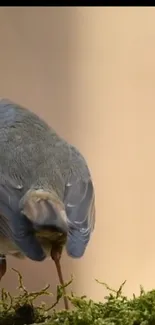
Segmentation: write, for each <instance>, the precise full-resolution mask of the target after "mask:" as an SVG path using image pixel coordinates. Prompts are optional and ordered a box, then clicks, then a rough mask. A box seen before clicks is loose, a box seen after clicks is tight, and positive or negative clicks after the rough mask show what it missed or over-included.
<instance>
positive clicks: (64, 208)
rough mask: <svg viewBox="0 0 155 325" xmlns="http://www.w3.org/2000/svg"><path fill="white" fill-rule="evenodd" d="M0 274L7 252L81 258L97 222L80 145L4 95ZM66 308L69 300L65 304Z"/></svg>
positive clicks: (0, 114)
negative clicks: (66, 138)
mask: <svg viewBox="0 0 155 325" xmlns="http://www.w3.org/2000/svg"><path fill="white" fill-rule="evenodd" d="M0 148H1V153H0V279H1V278H2V277H3V276H4V274H5V272H6V269H7V265H6V257H7V256H9V255H11V256H14V257H16V258H19V259H20V258H21V259H22V258H29V259H30V260H33V261H36V262H41V261H44V260H45V258H46V257H48V256H51V258H52V259H53V260H54V261H55V264H56V267H57V271H58V275H59V279H60V282H61V283H62V284H63V279H62V274H61V267H60V258H61V255H62V252H63V249H64V247H65V248H66V251H67V254H68V256H70V257H72V258H81V257H82V256H83V255H84V253H85V250H86V248H87V245H88V243H89V241H90V238H91V235H92V233H93V230H94V228H95V215H96V210H95V190H94V184H93V180H92V176H91V173H90V170H89V168H88V164H87V162H86V159H85V158H84V156H83V155H82V154H81V153H80V151H79V150H78V149H77V148H76V147H75V146H74V145H72V144H70V143H68V142H67V141H66V140H65V139H64V138H62V137H61V136H60V135H59V134H58V133H57V132H56V131H55V130H54V129H53V128H52V127H51V126H50V125H49V124H48V123H47V122H45V121H44V120H43V119H42V118H41V117H39V116H38V115H37V114H35V113H34V112H32V111H31V110H29V109H28V108H26V107H24V106H22V105H20V104H18V103H15V102H13V101H11V100H10V99H7V98H0ZM66 308H67V305H66Z"/></svg>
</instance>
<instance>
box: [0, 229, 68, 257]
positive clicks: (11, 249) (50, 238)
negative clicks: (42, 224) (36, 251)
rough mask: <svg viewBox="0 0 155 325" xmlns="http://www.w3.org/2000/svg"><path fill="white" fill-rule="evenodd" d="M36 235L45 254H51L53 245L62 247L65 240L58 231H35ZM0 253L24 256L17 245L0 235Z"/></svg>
mask: <svg viewBox="0 0 155 325" xmlns="http://www.w3.org/2000/svg"><path fill="white" fill-rule="evenodd" d="M36 237H37V238H38V241H39V242H40V244H41V246H42V248H43V249H44V251H45V253H46V255H47V256H50V255H51V249H52V247H53V245H54V246H57V247H58V249H59V248H61V247H62V248H63V246H64V245H65V242H66V236H64V234H62V233H59V232H56V231H54V232H51V231H47V230H46V231H41V232H38V233H36ZM0 254H4V255H10V256H14V257H17V258H24V254H23V253H22V252H21V251H20V250H19V248H18V247H17V245H16V244H15V243H14V242H13V241H12V240H10V239H8V238H7V237H4V236H0Z"/></svg>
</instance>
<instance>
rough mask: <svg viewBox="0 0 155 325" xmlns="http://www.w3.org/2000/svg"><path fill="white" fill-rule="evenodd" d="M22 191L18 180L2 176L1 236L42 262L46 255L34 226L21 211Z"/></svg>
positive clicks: (0, 196)
mask: <svg viewBox="0 0 155 325" xmlns="http://www.w3.org/2000/svg"><path fill="white" fill-rule="evenodd" d="M20 190H21V186H20V185H19V183H18V182H17V180H14V179H11V178H10V177H9V176H4V175H0V216H1V217H0V234H1V235H4V236H6V237H9V238H10V239H11V240H13V241H14V242H15V243H16V245H17V246H18V247H19V249H20V250H21V251H22V252H23V253H24V255H26V256H27V257H29V258H30V259H32V260H37V261H39V260H40V261H41V260H43V259H44V258H45V254H44V252H43V250H42V248H41V246H40V244H39V242H38V241H37V239H36V238H35V236H34V234H33V228H32V224H31V222H30V220H28V218H26V216H24V215H22V214H21V213H20V211H19V200H20V198H21V193H20Z"/></svg>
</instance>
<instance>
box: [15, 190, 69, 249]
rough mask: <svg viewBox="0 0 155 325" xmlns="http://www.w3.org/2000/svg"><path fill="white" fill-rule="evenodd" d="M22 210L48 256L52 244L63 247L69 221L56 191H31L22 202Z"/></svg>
mask: <svg viewBox="0 0 155 325" xmlns="http://www.w3.org/2000/svg"><path fill="white" fill-rule="evenodd" d="M20 210H21V213H22V214H24V215H25V216H26V217H27V218H28V219H29V221H30V222H31V224H32V226H33V230H34V234H35V236H36V237H37V238H38V240H39V242H40V243H41V244H42V247H43V249H44V250H45V252H46V254H47V255H49V254H50V250H51V247H52V243H55V242H57V243H58V244H60V245H62V246H63V244H64V243H65V241H66V238H67V234H68V220H67V215H66V212H65V207H64V204H63V202H62V201H61V200H60V199H59V197H58V195H57V194H56V192H55V191H51V192H47V191H44V190H42V189H38V190H29V191H28V192H27V193H26V194H25V195H24V197H23V198H22V199H21V201H20Z"/></svg>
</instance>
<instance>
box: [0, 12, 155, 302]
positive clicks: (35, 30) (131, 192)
mask: <svg viewBox="0 0 155 325" xmlns="http://www.w3.org/2000/svg"><path fill="white" fill-rule="evenodd" d="M0 95H1V96H2V97H3V96H5V97H8V98H10V99H12V100H15V101H17V102H19V103H21V104H24V105H26V106H27V107H29V108H30V109H32V110H34V111H35V112H37V113H38V114H40V115H41V116H43V117H44V118H45V119H46V120H48V122H49V123H50V124H51V125H52V126H53V127H54V128H55V129H56V130H57V131H58V132H59V133H60V134H61V135H63V136H65V138H66V139H68V140H69V141H70V142H72V143H74V144H76V145H77V146H78V148H79V149H80V150H81V151H82V153H83V154H84V155H85V157H86V158H87V160H88V163H89V166H90V169H91V171H92V175H93V179H94V184H95V188H96V205H97V216H96V218H97V222H96V230H95V232H94V235H93V237H92V240H91V243H90V245H89V247H88V249H87V252H86V254H85V257H84V258H83V259H81V260H79V261H77V260H76V261H73V260H71V259H69V258H68V257H67V256H66V255H65V254H64V256H63V265H64V269H65V278H66V280H67V279H69V277H70V274H71V273H73V274H74V275H75V277H76V280H75V281H74V290H76V292H77V293H79V294H83V293H86V294H88V295H89V296H91V297H93V298H95V299H97V300H98V299H102V297H103V295H104V290H103V288H102V287H101V286H99V285H98V284H96V282H95V280H94V279H95V278H97V279H99V280H102V281H105V282H108V283H109V284H110V285H111V286H114V287H118V286H119V285H120V284H121V283H122V282H123V280H125V279H127V284H126V287H125V292H126V293H127V294H129V295H130V294H132V292H133V291H134V292H136V293H137V292H138V288H139V285H140V284H141V283H142V284H143V285H144V286H145V287H146V289H149V288H152V287H155V8H151V7H150V8H147V7H142V8H136V7H135V8H132V7H129V8H125V7H124V8H121V7H118V8H115V7H113V8H108V7H107V8H104V7H101V8H97V7H96V8H84V7H83V8H82V7H81V8H80V7H77V8H54V7H53V8H52V7H51V8H11V7H10V8H5V7H1V8H0ZM11 267H16V268H18V269H19V270H20V271H22V273H23V275H24V279H25V284H26V286H27V287H28V288H29V289H39V288H40V287H41V286H44V285H45V284H46V283H49V282H50V283H51V287H52V290H53V292H54V290H55V288H56V283H57V282H56V281H57V277H56V271H55V268H54V267H53V264H52V262H51V261H49V260H47V261H46V262H44V263H41V264H40V263H39V264H38V263H36V264H35V263H32V262H29V261H25V262H21V261H17V260H15V259H9V269H10V268H11ZM2 285H3V286H5V287H6V288H7V289H10V290H12V291H14V290H15V288H16V276H15V274H13V272H12V271H10V270H8V273H7V275H6V276H5V278H4V279H3V282H2Z"/></svg>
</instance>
